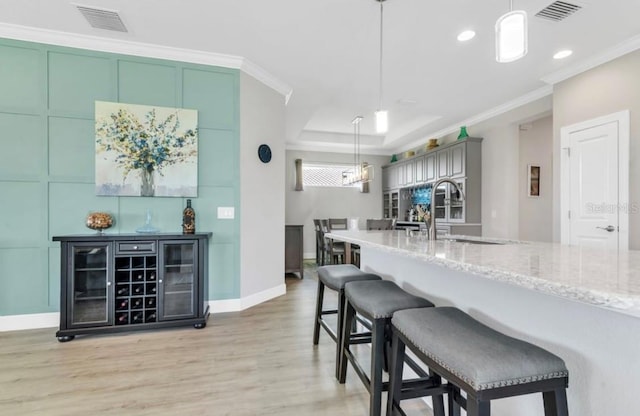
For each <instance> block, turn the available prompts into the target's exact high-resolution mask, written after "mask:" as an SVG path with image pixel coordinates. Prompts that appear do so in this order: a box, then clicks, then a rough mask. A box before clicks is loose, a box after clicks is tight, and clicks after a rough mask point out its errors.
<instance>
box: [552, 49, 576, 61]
mask: <svg viewBox="0 0 640 416" xmlns="http://www.w3.org/2000/svg"><path fill="white" fill-rule="evenodd" d="M572 53H573V51H570V50H569V49H565V50H563V51H560V52H557V53H556V54H555V55H553V59H564V58H566V57H567V56H569V55H571V54H572Z"/></svg>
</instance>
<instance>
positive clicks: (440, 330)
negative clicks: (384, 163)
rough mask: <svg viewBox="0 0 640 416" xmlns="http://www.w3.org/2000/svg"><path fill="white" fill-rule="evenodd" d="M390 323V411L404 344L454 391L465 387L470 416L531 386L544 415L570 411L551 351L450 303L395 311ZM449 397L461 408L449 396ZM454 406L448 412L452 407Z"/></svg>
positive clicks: (561, 370)
mask: <svg viewBox="0 0 640 416" xmlns="http://www.w3.org/2000/svg"><path fill="white" fill-rule="evenodd" d="M391 323H392V328H393V329H392V330H393V333H394V338H393V339H394V347H393V348H394V358H393V360H392V371H390V374H392V377H391V378H392V380H391V383H392V387H391V393H390V400H389V403H388V405H387V413H388V414H393V413H392V410H393V407H394V406H399V405H398V403H399V400H396V398H395V397H393V396H395V394H396V393H395V390H394V389H395V388H396V386H395V384H394V383H395V381H394V378H395V377H397V374H401V372H402V365H401V364H400V368H399V369H398V368H396V365H397V363H402V361H401V360H402V358H403V355H404V345H405V344H406V345H407V346H409V347H410V349H411V350H412V351H414V352H415V353H416V354H417V355H418V356H419V357H420V358H421V359H423V361H425V363H426V364H427V365H428V366H429V367H430V368H432V369H435V371H436V372H437V373H438V374H439V375H440V376H442V377H444V378H446V379H447V380H448V381H449V382H450V383H452V385H454V386H455V387H454V389H453V390H452V395H453V396H454V397H455V396H456V391H457V394H458V395H459V391H460V389H462V390H464V391H465V392H466V393H467V400H466V402H467V414H468V415H469V416H472V415H489V414H490V405H489V402H490V400H492V399H496V398H501V397H510V396H516V395H521V394H528V393H533V392H542V393H543V397H544V402H545V414H546V415H547V416H551V415H553V416H558V415H565V416H566V415H567V414H568V413H567V404H566V392H565V388H566V386H567V382H568V376H569V372H568V370H567V367H566V365H565V363H564V361H563V360H562V359H561V358H560V357H558V356H556V355H554V354H552V353H551V352H549V351H547V350H545V349H543V348H540V347H538V346H535V345H533V344H530V343H528V342H525V341H522V340H519V339H516V338H512V337H509V336H507V335H504V334H502V333H500V332H498V331H496V330H494V329H492V328H490V327H488V326H486V325H484V324H482V323H480V322H478V321H476V320H475V319H473V318H472V317H471V316H469V315H467V314H466V313H464V312H463V311H461V310H460V309H456V308H453V307H442V308H429V309H424V308H423V309H406V310H402V311H398V312H396V313H395V314H394V315H393V318H392V319H391ZM396 338H398V340H397V341H396ZM396 349H398V350H402V351H396ZM450 396H451V395H450ZM449 402H450V406H451V407H452V408H455V407H457V409H458V410H457V411H458V412H459V404H458V403H456V402H455V401H454V400H453V398H452V397H451V398H450V400H449ZM452 408H450V409H449V411H450V412H451V411H456V410H455V409H452ZM454 414H459V413H454Z"/></svg>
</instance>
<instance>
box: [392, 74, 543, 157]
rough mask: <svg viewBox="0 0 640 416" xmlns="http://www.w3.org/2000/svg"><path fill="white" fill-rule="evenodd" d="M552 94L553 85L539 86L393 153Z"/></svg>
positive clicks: (413, 147)
mask: <svg viewBox="0 0 640 416" xmlns="http://www.w3.org/2000/svg"><path fill="white" fill-rule="evenodd" d="M551 94H553V86H551V85H545V86H544V87H541V88H538V89H537V90H534V91H531V92H529V93H527V94H524V95H522V96H520V97H518V98H516V99H514V100H511V101H507V102H506V103H504V104H501V105H499V106H497V107H493V108H491V109H489V110H487V111H485V112H482V113H480V114H477V115H475V116H472V117H469V118H468V119H466V120H463V121H460V122H459V123H455V124H453V125H450V126H448V127H445V128H444V129H441V130H438V131H436V132H433V133H431V134H428V135H426V136H425V137H424V138H421V139H418V140H414V141H413V142H411V143H408V144H406V145H404V146H401V147H399V148H397V149H395V150H394V152H393V153H402V152H404V151H406V150H411V149H415V148H416V147H418V146H422V145H424V144H425V143H426V140H427V139H426V138H427V137H442V136H446V135H447V134H451V133H455V132H457V131H458V130H459V129H460V126H473V125H474V124H478V123H481V122H483V121H485V120H489V119H491V118H493V117H497V116H499V115H501V114H504V113H506V112H508V111H511V110H514V109H516V108H518V107H522V106H523V105H526V104H529V103H531V102H534V101H536V100H539V99H541V98H544V97H546V96H548V95H551Z"/></svg>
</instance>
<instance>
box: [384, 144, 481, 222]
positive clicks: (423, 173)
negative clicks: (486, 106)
mask: <svg viewBox="0 0 640 416" xmlns="http://www.w3.org/2000/svg"><path fill="white" fill-rule="evenodd" d="M481 144H482V139H481V138H475V137H468V138H466V139H464V140H459V141H455V142H453V143H449V144H445V145H443V146H441V147H438V148H437V149H434V150H431V151H429V152H427V153H424V154H421V155H418V156H416V157H413V158H410V159H405V160H400V161H398V162H395V163H392V164H389V165H387V166H384V167H383V168H382V184H383V185H382V186H383V189H384V191H387V192H388V191H392V190H393V191H398V190H400V193H401V194H402V192H409V190H408V189H407V190H405V191H402V188H414V187H424V186H429V184H433V183H435V182H436V181H437V180H438V179H441V178H452V179H455V180H456V182H458V183H459V184H460V185H462V186H463V187H464V188H465V189H464V191H463V192H464V195H465V197H464V199H460V197H459V195H457V194H454V193H453V189H449V185H447V184H443V185H442V186H441V187H439V189H438V190H437V191H436V196H438V197H441V199H442V201H441V202H442V204H439V205H437V207H436V208H437V211H436V215H437V218H441V219H443V221H444V222H446V223H473V224H479V223H480V222H481V210H480V207H481V186H482V181H481V175H482V147H481ZM387 198H388V199H389V202H388V203H387V204H386V205H385V207H387V208H386V209H385V215H390V216H392V217H395V215H394V213H392V212H390V206H391V196H390V195H389V196H387ZM400 200H401V201H404V199H403V198H400ZM407 204H408V205H410V204H411V203H410V202H406V203H405V205H407ZM405 208H406V209H408V208H409V207H408V206H407V207H405V206H400V207H399V213H398V214H400V215H401V217H400V218H402V215H403V213H404V211H406V209H405Z"/></svg>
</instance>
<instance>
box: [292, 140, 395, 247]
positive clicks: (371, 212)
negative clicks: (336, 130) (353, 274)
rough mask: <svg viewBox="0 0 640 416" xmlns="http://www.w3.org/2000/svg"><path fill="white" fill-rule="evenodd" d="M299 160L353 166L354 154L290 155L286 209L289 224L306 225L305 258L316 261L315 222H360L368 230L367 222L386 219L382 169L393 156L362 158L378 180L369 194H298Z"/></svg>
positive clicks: (317, 190) (310, 190)
mask: <svg viewBox="0 0 640 416" xmlns="http://www.w3.org/2000/svg"><path fill="white" fill-rule="evenodd" d="M296 159H302V163H303V164H304V163H305V162H325V163H344V164H347V165H349V164H353V154H350V153H326V152H311V151H302V150H287V152H286V180H285V186H286V191H285V194H286V209H285V219H286V223H287V224H291V225H304V229H303V233H304V248H303V251H304V254H305V258H315V250H316V240H315V231H314V227H313V219H314V218H345V217H346V218H359V219H360V221H359V222H360V227H361V228H364V227H365V221H366V219H367V218H382V166H383V165H385V164H387V163H389V160H390V159H391V156H372V155H360V159H361V160H362V161H363V162H368V163H369V164H372V165H373V167H374V180H373V181H371V182H370V183H369V193H366V194H365V193H361V192H360V191H359V190H358V189H356V188H319V187H306V188H305V189H304V191H294V186H295V165H294V163H295V162H294V161H295V160H296Z"/></svg>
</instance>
